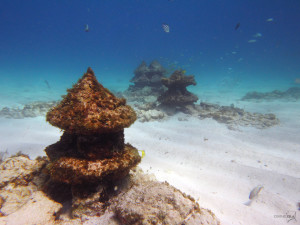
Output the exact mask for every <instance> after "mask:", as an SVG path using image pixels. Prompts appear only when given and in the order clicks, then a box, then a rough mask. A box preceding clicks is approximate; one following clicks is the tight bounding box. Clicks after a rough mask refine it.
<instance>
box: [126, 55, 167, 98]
mask: <svg viewBox="0 0 300 225" xmlns="http://www.w3.org/2000/svg"><path fill="white" fill-rule="evenodd" d="M165 74H166V70H165V69H164V68H163V67H162V65H161V64H160V63H159V62H158V61H155V60H154V61H153V62H151V64H150V65H149V66H147V64H146V63H145V62H144V61H143V62H142V63H141V64H140V65H139V66H138V68H136V69H135V71H134V77H133V78H132V79H131V80H130V82H132V83H134V85H130V86H129V88H128V89H127V90H126V91H125V92H124V95H125V97H126V98H127V99H129V100H130V101H139V102H153V101H156V98H157V96H159V95H160V94H161V93H163V91H164V86H163V85H162V83H161V78H163V77H164V75H165Z"/></svg>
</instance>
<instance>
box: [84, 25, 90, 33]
mask: <svg viewBox="0 0 300 225" xmlns="http://www.w3.org/2000/svg"><path fill="white" fill-rule="evenodd" d="M84 31H85V32H89V31H90V28H89V25H88V24H86V25H85V28H84Z"/></svg>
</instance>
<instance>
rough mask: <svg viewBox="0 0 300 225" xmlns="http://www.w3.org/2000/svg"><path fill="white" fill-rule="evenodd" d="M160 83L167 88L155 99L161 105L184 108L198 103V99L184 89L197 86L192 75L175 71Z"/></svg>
mask: <svg viewBox="0 0 300 225" xmlns="http://www.w3.org/2000/svg"><path fill="white" fill-rule="evenodd" d="M161 82H162V83H163V85H165V86H166V87H167V88H168V90H167V91H166V92H164V93H163V94H161V95H160V96H159V97H158V98H157V100H158V102H160V104H161V105H163V106H166V107H185V106H187V105H193V104H194V103H195V102H197V101H198V97H197V96H196V95H194V94H193V93H191V92H189V91H188V90H187V89H186V87H187V86H189V85H196V84H197V83H196V81H195V78H194V75H185V74H184V71H183V70H176V71H175V72H174V73H173V74H172V75H171V76H170V77H169V78H162V79H161Z"/></svg>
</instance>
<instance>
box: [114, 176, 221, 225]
mask: <svg viewBox="0 0 300 225" xmlns="http://www.w3.org/2000/svg"><path fill="white" fill-rule="evenodd" d="M139 173H140V172H139ZM141 175H143V174H141V173H140V175H136V176H141ZM111 208H112V210H113V211H114V212H115V214H116V217H117V219H118V220H119V222H120V223H121V224H124V225H130V224H145V225H146V224H178V225H179V224H195V225H196V224H216V225H217V224H220V222H219V220H218V219H217V218H216V217H215V215H214V214H213V213H212V212H211V211H210V210H206V209H203V208H200V206H199V204H198V203H197V202H196V201H195V199H193V198H192V197H191V196H188V195H186V194H184V193H182V192H181V191H180V190H178V189H176V188H174V187H173V186H171V185H169V184H168V183H167V182H158V181H155V180H145V179H144V181H143V180H139V181H138V182H137V183H134V184H133V186H132V187H131V188H130V189H129V190H127V191H126V192H125V193H124V194H122V195H120V197H118V198H116V199H115V200H114V201H113V203H112V206H111Z"/></svg>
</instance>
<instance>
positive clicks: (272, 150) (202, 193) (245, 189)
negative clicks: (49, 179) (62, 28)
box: [0, 102, 300, 225]
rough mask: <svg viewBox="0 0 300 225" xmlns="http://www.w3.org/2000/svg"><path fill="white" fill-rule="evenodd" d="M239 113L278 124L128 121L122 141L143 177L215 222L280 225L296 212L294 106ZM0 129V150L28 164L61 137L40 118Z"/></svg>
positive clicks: (298, 143) (298, 169)
mask: <svg viewBox="0 0 300 225" xmlns="http://www.w3.org/2000/svg"><path fill="white" fill-rule="evenodd" d="M235 104H236V103H235ZM240 104H246V103H240ZM246 109H247V110H249V111H262V112H268V111H270V112H273V113H275V114H276V115H277V116H278V117H279V119H280V120H281V124H280V125H278V126H275V127H273V128H269V129H265V130H259V129H256V128H240V131H233V130H229V129H227V128H226V126H225V125H224V124H220V123H218V122H216V121H214V120H212V119H205V120H200V119H197V118H189V120H188V121H182V122H180V121H178V119H177V117H173V118H172V119H170V120H168V121H164V122H149V123H140V122H136V123H134V124H133V125H132V126H131V127H130V128H128V129H126V130H125V137H126V142H129V143H131V144H132V145H134V146H135V147H137V148H138V149H140V150H145V152H146V156H145V158H144V159H143V161H142V163H141V164H140V166H141V167H142V168H143V169H144V171H148V172H149V173H154V174H155V175H156V177H157V178H158V179H159V180H162V181H163V180H166V181H168V182H169V183H170V184H172V185H174V186H175V187H177V188H179V189H181V190H182V191H184V192H186V193H187V194H190V195H192V196H193V197H195V199H197V200H199V204H200V206H202V207H205V208H209V209H211V210H212V211H213V212H214V213H215V214H216V216H217V217H218V218H219V219H220V220H221V223H222V224H243V225H246V224H249V225H253V224H257V225H259V224H263V225H265V224H272V225H275V224H287V220H286V219H285V218H275V217H276V216H277V217H278V216H283V215H286V213H287V212H288V211H297V208H296V202H297V201H299V200H300V132H299V131H300V104H299V102H296V103H283V102H281V103H278V102H271V103H250V104H249V103H247V107H246ZM0 124H1V126H0V134H1V135H0V150H1V151H5V150H6V149H7V150H8V151H9V152H10V153H15V152H17V151H19V150H21V151H23V152H24V153H29V154H30V156H31V157H33V158H34V157H36V156H37V155H43V154H44V152H43V150H44V148H45V147H46V146H47V145H49V144H51V143H54V142H56V141H57V140H59V137H60V135H61V134H62V133H61V132H60V131H59V129H57V128H54V127H52V126H50V125H49V124H47V123H46V122H45V119H44V118H42V117H38V118H33V119H19V120H18V119H0ZM206 139H207V140H206ZM257 185H263V186H264V189H263V190H262V191H261V192H260V194H259V196H258V198H257V199H256V200H254V202H253V203H252V204H251V206H246V205H244V203H246V202H247V201H248V200H249V199H248V196H249V193H250V191H251V190H252V189H253V188H254V187H256V186H257ZM296 213H297V217H296V219H297V222H295V221H290V222H289V223H288V224H296V223H299V221H300V216H299V215H300V212H299V211H297V212H296Z"/></svg>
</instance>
